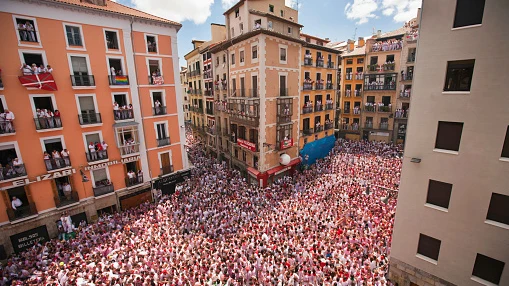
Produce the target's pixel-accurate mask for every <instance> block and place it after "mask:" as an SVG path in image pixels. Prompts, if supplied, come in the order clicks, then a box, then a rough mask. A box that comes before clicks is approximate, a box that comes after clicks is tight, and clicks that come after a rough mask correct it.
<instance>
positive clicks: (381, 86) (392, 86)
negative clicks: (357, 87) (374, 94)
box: [364, 82, 396, 91]
mask: <svg viewBox="0 0 509 286" xmlns="http://www.w3.org/2000/svg"><path fill="white" fill-rule="evenodd" d="M395 89H396V83H389V84H377V83H376V82H374V83H372V84H371V83H370V84H365V85H364V90H369V91H371V90H395Z"/></svg>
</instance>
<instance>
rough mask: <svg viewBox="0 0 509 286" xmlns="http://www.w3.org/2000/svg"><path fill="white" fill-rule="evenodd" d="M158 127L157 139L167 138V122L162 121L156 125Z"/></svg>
mask: <svg viewBox="0 0 509 286" xmlns="http://www.w3.org/2000/svg"><path fill="white" fill-rule="evenodd" d="M156 129H157V139H159V140H161V139H165V138H168V134H166V124H164V123H160V124H157V125H156Z"/></svg>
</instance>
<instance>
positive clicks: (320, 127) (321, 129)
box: [315, 125, 323, 133]
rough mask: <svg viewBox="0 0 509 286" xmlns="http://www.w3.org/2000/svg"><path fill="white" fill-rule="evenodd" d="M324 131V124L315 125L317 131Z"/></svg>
mask: <svg viewBox="0 0 509 286" xmlns="http://www.w3.org/2000/svg"><path fill="white" fill-rule="evenodd" d="M322 131H323V126H322V125H319V126H315V133H320V132H322Z"/></svg>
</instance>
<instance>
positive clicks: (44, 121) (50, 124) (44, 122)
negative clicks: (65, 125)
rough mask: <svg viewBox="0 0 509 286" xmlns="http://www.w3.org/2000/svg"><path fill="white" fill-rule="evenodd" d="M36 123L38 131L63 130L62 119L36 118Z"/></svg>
mask: <svg viewBox="0 0 509 286" xmlns="http://www.w3.org/2000/svg"><path fill="white" fill-rule="evenodd" d="M34 123H35V129H36V130H46V129H54V128H62V120H61V119H60V117H49V118H48V117H35V118H34Z"/></svg>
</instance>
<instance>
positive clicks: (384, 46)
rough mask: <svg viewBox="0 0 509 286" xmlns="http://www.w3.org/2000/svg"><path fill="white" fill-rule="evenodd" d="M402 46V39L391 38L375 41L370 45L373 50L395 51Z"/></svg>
mask: <svg viewBox="0 0 509 286" xmlns="http://www.w3.org/2000/svg"><path fill="white" fill-rule="evenodd" d="M402 48H403V40H398V39H392V40H387V41H381V42H375V43H374V44H373V46H372V51H373V52H380V51H383V52H385V51H396V50H401V49H402Z"/></svg>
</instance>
